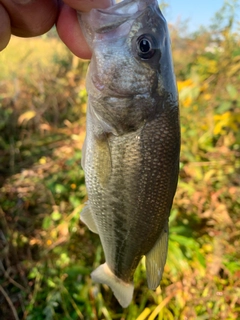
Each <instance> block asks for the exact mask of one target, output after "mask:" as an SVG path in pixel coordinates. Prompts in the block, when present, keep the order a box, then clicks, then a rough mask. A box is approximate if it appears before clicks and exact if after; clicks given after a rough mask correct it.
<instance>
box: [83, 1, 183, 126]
mask: <svg viewBox="0 0 240 320" xmlns="http://www.w3.org/2000/svg"><path fill="white" fill-rule="evenodd" d="M80 24H81V26H82V29H83V32H84V35H85V37H86V39H87V41H88V44H89V46H90V47H91V49H92V59H91V63H90V67H89V72H88V76H87V83H86V85H87V90H88V92H89V93H90V92H91V95H92V96H95V101H100V100H101V99H102V101H103V100H104V99H105V102H106V101H107V102H109V104H108V105H110V107H111V106H115V105H118V104H116V103H115V102H118V101H119V99H121V107H122V110H123V109H124V106H125V109H129V108H130V109H134V108H135V107H136V106H138V107H137V108H138V110H137V111H136V112H135V118H134V122H135V123H134V125H132V124H131V126H132V127H134V128H135V127H136V126H137V122H141V123H142V121H143V120H144V119H146V118H148V117H149V115H150V113H156V104H157V101H159V100H160V99H161V97H164V98H165V97H166V96H167V97H168V98H167V99H168V100H170V101H173V104H175V105H176V102H177V100H178V98H177V89H176V82H175V75H174V72H173V64H172V56H171V43H170V37H169V33H168V26H167V22H166V20H165V18H164V17H163V15H162V13H161V11H160V9H159V6H158V2H157V0H125V1H122V2H120V3H118V4H117V5H115V6H112V7H110V8H108V9H105V10H102V9H93V10H91V12H90V13H83V14H81V15H80ZM158 104H159V103H158ZM139 106H140V109H139ZM95 108H97V104H95ZM104 108H105V110H104V112H105V111H106V105H105V107H104ZM160 108H161V106H160V105H159V106H158V109H160ZM100 109H101V108H100ZM122 110H121V112H120V113H121V115H122V114H123V111H122ZM114 112H115V114H116V112H118V111H116V110H115V111H114ZM99 113H103V110H102V112H101V110H99ZM105 113H106V112H105ZM124 114H126V113H124ZM128 115H129V113H128ZM124 119H125V118H124ZM124 121H125V120H124Z"/></svg>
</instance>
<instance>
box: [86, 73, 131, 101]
mask: <svg viewBox="0 0 240 320" xmlns="http://www.w3.org/2000/svg"><path fill="white" fill-rule="evenodd" d="M91 81H92V84H93V85H94V87H95V88H96V89H97V90H98V91H100V92H101V93H102V94H103V95H104V96H111V97H114V98H121V99H124V98H131V97H133V94H132V93H131V94H130V93H129V92H123V91H120V90H117V89H116V88H114V89H112V88H109V87H106V86H105V85H104V83H103V82H102V81H101V80H100V77H99V76H98V75H95V76H92V77H91Z"/></svg>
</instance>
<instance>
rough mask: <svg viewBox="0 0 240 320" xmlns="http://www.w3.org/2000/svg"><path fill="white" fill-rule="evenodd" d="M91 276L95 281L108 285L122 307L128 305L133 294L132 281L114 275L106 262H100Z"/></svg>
mask: <svg viewBox="0 0 240 320" xmlns="http://www.w3.org/2000/svg"><path fill="white" fill-rule="evenodd" d="M91 277H92V279H93V281H95V282H98V283H104V284H106V285H108V286H109V287H110V288H111V289H112V291H113V293H114V295H115V297H116V298H117V300H118V302H119V303H120V305H121V306H122V307H123V308H127V307H128V306H129V304H130V302H131V300H132V296H133V290H134V286H133V283H126V282H124V281H122V280H121V279H119V278H118V277H116V276H115V275H114V273H113V272H112V271H111V270H110V268H109V266H108V265H107V263H104V264H101V265H100V266H99V267H98V268H97V269H96V270H94V271H93V272H92V273H91Z"/></svg>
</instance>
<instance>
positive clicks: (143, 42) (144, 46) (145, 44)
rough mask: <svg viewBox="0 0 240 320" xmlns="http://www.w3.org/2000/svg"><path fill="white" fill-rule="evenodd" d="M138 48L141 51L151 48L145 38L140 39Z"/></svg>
mask: <svg viewBox="0 0 240 320" xmlns="http://www.w3.org/2000/svg"><path fill="white" fill-rule="evenodd" d="M139 49H140V51H141V52H142V53H147V52H148V51H149V50H150V49H151V44H150V42H149V41H148V40H147V39H143V40H141V42H140V44H139Z"/></svg>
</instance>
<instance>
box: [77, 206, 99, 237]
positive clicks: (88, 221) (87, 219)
mask: <svg viewBox="0 0 240 320" xmlns="http://www.w3.org/2000/svg"><path fill="white" fill-rule="evenodd" d="M80 220H81V221H82V222H83V223H84V224H85V225H86V226H87V227H88V229H89V230H91V231H92V232H94V233H98V229H97V226H96V223H95V221H94V219H93V216H92V212H91V210H90V207H89V205H86V207H84V208H83V210H82V212H81V213H80Z"/></svg>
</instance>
